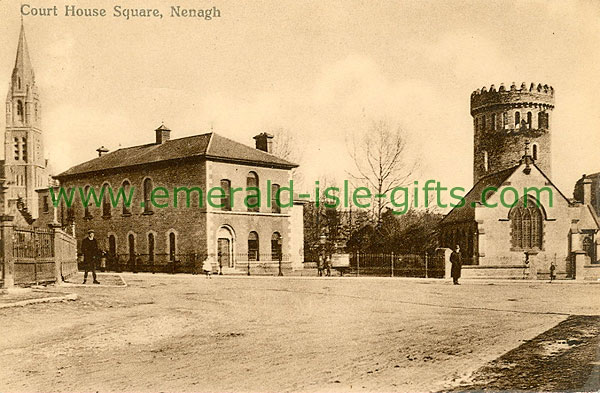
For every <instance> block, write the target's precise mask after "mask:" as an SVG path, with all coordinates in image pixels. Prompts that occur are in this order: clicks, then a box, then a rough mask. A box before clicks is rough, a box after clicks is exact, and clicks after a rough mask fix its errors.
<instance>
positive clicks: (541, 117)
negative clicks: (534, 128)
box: [538, 112, 548, 129]
mask: <svg viewBox="0 0 600 393" xmlns="http://www.w3.org/2000/svg"><path fill="white" fill-rule="evenodd" d="M538 128H540V129H542V128H548V113H547V112H539V113H538Z"/></svg>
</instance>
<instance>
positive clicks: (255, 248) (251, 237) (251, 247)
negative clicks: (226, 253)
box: [248, 231, 260, 261]
mask: <svg viewBox="0 0 600 393" xmlns="http://www.w3.org/2000/svg"><path fill="white" fill-rule="evenodd" d="M259 250H260V249H259V243H258V233H256V232H254V231H252V232H250V233H249V234H248V260H249V261H258V260H260V254H259Z"/></svg>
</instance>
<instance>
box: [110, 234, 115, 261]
mask: <svg viewBox="0 0 600 393" xmlns="http://www.w3.org/2000/svg"><path fill="white" fill-rule="evenodd" d="M108 255H109V256H110V258H111V259H113V260H114V259H116V257H117V238H116V237H115V235H110V236H108Z"/></svg>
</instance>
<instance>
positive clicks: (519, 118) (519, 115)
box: [515, 111, 521, 127]
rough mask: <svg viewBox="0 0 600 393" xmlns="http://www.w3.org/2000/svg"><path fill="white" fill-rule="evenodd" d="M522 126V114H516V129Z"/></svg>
mask: <svg viewBox="0 0 600 393" xmlns="http://www.w3.org/2000/svg"><path fill="white" fill-rule="evenodd" d="M519 124H521V112H519V111H516V112H515V127H518V126H519Z"/></svg>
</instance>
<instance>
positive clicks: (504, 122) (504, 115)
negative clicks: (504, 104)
mask: <svg viewBox="0 0 600 393" xmlns="http://www.w3.org/2000/svg"><path fill="white" fill-rule="evenodd" d="M502 128H503V129H505V130H506V129H507V128H508V113H506V112H503V113H502Z"/></svg>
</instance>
